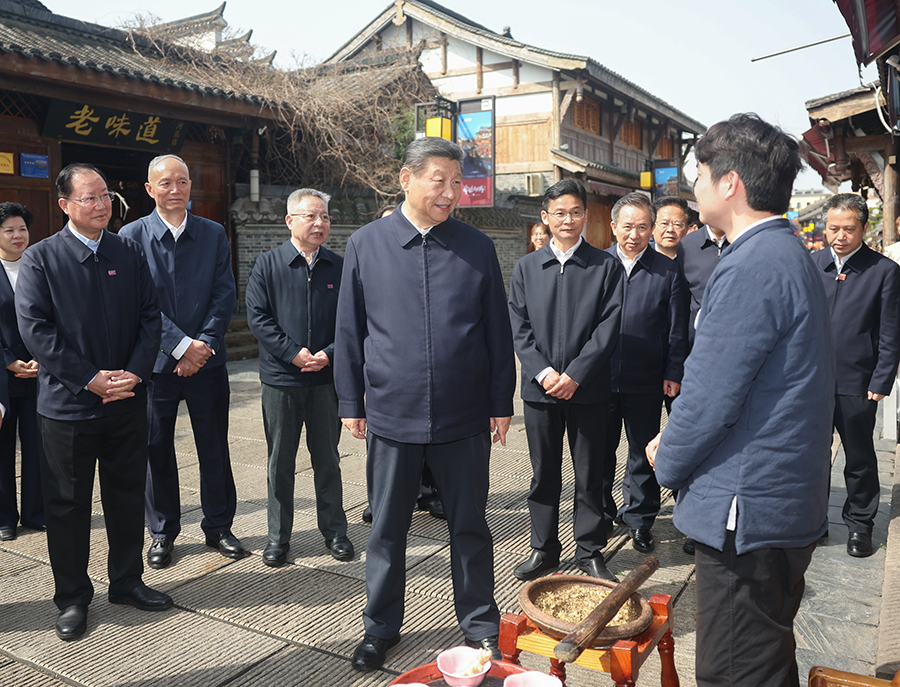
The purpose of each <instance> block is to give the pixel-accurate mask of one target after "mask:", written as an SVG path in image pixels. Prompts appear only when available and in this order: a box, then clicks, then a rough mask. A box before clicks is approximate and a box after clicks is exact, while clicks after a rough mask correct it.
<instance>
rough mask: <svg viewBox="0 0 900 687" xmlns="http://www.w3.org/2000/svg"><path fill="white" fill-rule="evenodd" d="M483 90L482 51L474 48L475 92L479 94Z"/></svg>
mask: <svg viewBox="0 0 900 687" xmlns="http://www.w3.org/2000/svg"><path fill="white" fill-rule="evenodd" d="M483 88H484V51H483V50H482V49H481V48H475V92H476V93H481V89H483Z"/></svg>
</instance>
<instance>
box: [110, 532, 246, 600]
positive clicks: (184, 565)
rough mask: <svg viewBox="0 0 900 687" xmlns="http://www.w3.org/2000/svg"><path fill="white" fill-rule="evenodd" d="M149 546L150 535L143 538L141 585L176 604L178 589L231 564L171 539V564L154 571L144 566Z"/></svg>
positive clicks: (186, 540) (188, 540) (187, 541)
mask: <svg viewBox="0 0 900 687" xmlns="http://www.w3.org/2000/svg"><path fill="white" fill-rule="evenodd" d="M151 543H152V540H151V539H150V535H149V534H148V535H145V537H144V575H143V580H144V584H146V585H148V586H150V587H153V588H154V589H158V590H159V591H161V592H166V593H167V594H170V595H172V596H173V597H174V598H175V602H176V603H177V602H178V591H177V589H178V587H180V586H181V585H183V584H185V583H186V582H191V581H192V580H195V579H197V578H198V577H202V576H203V575H207V574H209V573H211V572H213V571H214V570H218V569H219V568H223V567H225V566H227V565H231V564H232V563H234V561H232V560H231V559H230V558H225V557H224V556H222V555H220V554H219V552H218V551H215V550H214V549H212V548H210V547H208V546H207V545H206V544H205V543H204V542H201V541H197V540H196V539H193V538H192V537H189V536H184V537H178V539H176V540H175V549H174V550H173V551H172V563H171V564H170V565H169V566H168V567H167V568H163V569H162V570H154V569H153V568H151V567H150V566H148V565H147V563H146V556H147V551H148V549H149V548H150V544H151ZM98 564H105V562H104V561H101V562H100V563H98Z"/></svg>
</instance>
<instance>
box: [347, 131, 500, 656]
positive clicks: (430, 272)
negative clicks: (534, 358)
mask: <svg viewBox="0 0 900 687" xmlns="http://www.w3.org/2000/svg"><path fill="white" fill-rule="evenodd" d="M462 159H463V152H462V149H461V148H460V147H459V146H457V145H456V144H454V143H450V142H449V141H445V140H444V139H440V138H421V139H418V140H416V141H413V142H412V143H411V144H410V145H409V147H408V148H407V149H406V153H405V154H404V157H403V167H402V169H401V171H400V186H401V188H402V189H403V191H404V192H405V193H406V200H405V201H404V202H403V203H402V204H401V205H400V207H399V208H398V209H397V210H396V211H395V212H394V213H393V214H392V215H390V216H388V217H385V218H383V219H379V220H377V221H375V222H372V223H371V224H368V225H366V226H365V227H363V228H362V229H360V230H359V231H357V232H356V233H355V234H353V235H352V236H351V237H350V240H349V241H348V242H347V251H346V253H345V255H344V272H343V276H342V278H341V292H340V296H339V297H338V312H337V331H336V334H335V346H334V364H335V368H334V382H335V388H336V389H337V395H338V400H339V403H340V405H339V412H340V416H341V418H342V419H343V422H344V424H345V425H346V426H347V428H348V429H349V430H350V432H351V433H352V434H353V436H354V437H356V438H357V439H362V438H366V439H367V442H368V445H367V449H368V461H367V464H366V479H367V482H368V492H369V503H370V504H371V505H372V511H373V514H374V520H373V522H372V530H371V533H370V534H369V542H368V546H367V547H366V594H367V604H366V608H365V610H364V611H363V621H364V624H365V637H364V639H363V641H362V643H361V644H360V645H359V647H357V649H356V653H355V654H354V657H353V667H354V668H356V669H357V670H375V669H377V668H378V667H380V666H381V665H382V664H383V663H384V658H385V653H386V652H387V650H388V649H389V648H390V647H392V646H394V645H395V644H397V642H398V641H399V640H400V634H399V633H400V626H401V625H402V624H403V612H404V606H403V599H404V588H405V586H406V533H407V531H408V529H409V524H410V521H411V519H412V512H413V508H415V506H416V499H417V497H418V494H419V479H420V477H421V475H422V466H423V463H424V464H427V465H428V467H429V468H430V469H431V472H432V475H433V476H434V479H435V481H436V483H437V487H438V489H439V491H440V494H441V499H442V501H443V503H444V509H445V511H446V514H447V523H448V525H449V528H450V548H451V569H452V574H453V592H454V597H455V602H456V615H457V618H458V620H459V623H460V625H461V626H462V630H463V633H464V634H465V636H466V641H467V642H468V643H470V645H475V646H477V645H480V646H484V647H486V648H489V649H491V651H492V653H493V654H494V657H495V658H497V659H499V658H500V652H499V649H497V636H498V634H499V625H500V613H499V611H498V609H497V604H496V602H495V601H494V567H493V565H494V555H493V542H492V540H491V533H490V530H489V529H488V526H487V523H486V521H485V507H486V505H487V492H488V461H489V459H490V450H491V432H493V431H496V435H495V436H494V441H500V442H502V443H504V444H505V442H506V432H507V430H508V429H509V423H510V420H511V418H512V411H513V393H514V391H515V386H516V380H515V358H514V357H513V347H512V335H511V333H510V327H509V316H508V314H507V309H506V290H505V288H504V285H503V277H502V275H501V272H500V263H499V262H498V260H497V253H496V251H495V249H494V245H493V243H492V242H491V240H490V239H489V238H488V237H487V236H485V235H484V234H482V233H481V232H480V231H478V230H477V229H475V228H474V227H472V226H470V225H468V224H465V223H463V222H460V221H458V220H456V219H452V218H451V217H450V214H451V213H452V212H453V210H454V208H456V204H457V203H458V202H459V198H460V195H461V193H462V173H461V164H462ZM367 430H368V431H367Z"/></svg>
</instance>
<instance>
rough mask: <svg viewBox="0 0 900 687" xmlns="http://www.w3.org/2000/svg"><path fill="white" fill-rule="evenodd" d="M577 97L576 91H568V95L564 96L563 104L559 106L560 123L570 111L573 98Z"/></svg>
mask: <svg viewBox="0 0 900 687" xmlns="http://www.w3.org/2000/svg"><path fill="white" fill-rule="evenodd" d="M574 95H575V91H573V90H571V89H570V90H568V91H566V94H565V95H564V96H563V100H562V104H561V105H560V106H559V121H560V123H562V121H563V120H564V119H565V118H566V112H568V110H569V105H571V104H572V96H574Z"/></svg>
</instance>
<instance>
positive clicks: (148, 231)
mask: <svg viewBox="0 0 900 687" xmlns="http://www.w3.org/2000/svg"><path fill="white" fill-rule="evenodd" d="M145 187H146V189H147V193H148V194H149V195H150V197H151V198H153V200H154V201H155V202H156V209H155V210H154V211H153V212H152V213H150V214H149V215H147V216H146V217H143V218H141V219H139V220H137V221H136V222H132V223H130V224H126V225H125V226H124V227H122V228H121V229H120V230H119V235H120V236H124V237H126V238H130V239H133V240H135V241H137V242H138V243H139V244H140V245H141V247H142V248H143V249H144V254H145V255H146V256H147V261H148V262H149V263H150V272H151V274H152V275H153V281H154V283H155V284H156V289H157V292H158V293H159V302H160V310H162V343H161V344H160V350H159V352H158V354H157V357H156V364H155V365H154V366H153V376H152V377H151V379H150V384H149V386H148V394H149V396H148V405H147V417H148V421H149V428H150V462H149V469H148V471H147V495H146V501H147V503H146V516H147V526H148V528H149V530H150V536H151V537H152V538H153V543H152V544H151V546H150V549H149V550H148V551H147V564H148V565H149V566H150V567H151V568H165V567H166V566H167V565H169V564H170V563H171V562H172V550H173V547H174V542H175V538H176V537H177V536H178V534H179V533H180V532H181V495H180V493H179V487H178V461H177V460H176V457H175V420H176V418H177V416H178V405H179V404H180V403H181V401H182V400H184V401H185V402H186V403H187V407H188V413H189V414H190V417H191V428H192V429H193V432H194V443H195V445H196V447H197V459H198V462H199V463H200V505H201V507H202V509H203V520H202V521H201V523H200V527H201V529H202V530H203V533H204V534H205V535H206V545H207V546H210V547H212V548H214V549H217V550H218V551H219V553H221V554H222V555H223V556H225V557H226V558H242V557H243V556H244V555H245V554H246V552H245V551H244V548H243V546H241V543H240V541H238V539H237V537H235V536H234V535H233V534H232V532H231V525H232V523H233V522H234V513H235V508H236V507H237V492H236V491H235V486H234V476H233V475H232V472H231V458H230V455H229V452H228V399H229V388H228V373H227V372H226V370H225V363H226V362H227V360H228V354H227V352H226V351H225V332H226V331H227V329H228V324H229V323H230V322H231V314H232V312H233V311H234V305H235V299H236V292H235V286H234V275H233V274H232V272H231V249H230V247H229V245H228V237H227V236H226V234H225V228H224V227H223V226H222V225H221V224H218V223H216V222H213V221H211V220H208V219H204V218H202V217H197V216H196V215H192V214H191V213H190V212H188V210H187V207H188V201H190V198H191V178H190V173H189V171H188V168H187V165H186V164H185V163H184V161H183V160H182V159H181V158H180V157H177V156H175V155H161V156H159V157H157V158H154V159H153V160H152V161H151V162H150V167H149V169H148V171H147V183H146V184H145Z"/></svg>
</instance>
